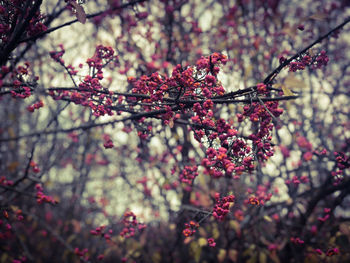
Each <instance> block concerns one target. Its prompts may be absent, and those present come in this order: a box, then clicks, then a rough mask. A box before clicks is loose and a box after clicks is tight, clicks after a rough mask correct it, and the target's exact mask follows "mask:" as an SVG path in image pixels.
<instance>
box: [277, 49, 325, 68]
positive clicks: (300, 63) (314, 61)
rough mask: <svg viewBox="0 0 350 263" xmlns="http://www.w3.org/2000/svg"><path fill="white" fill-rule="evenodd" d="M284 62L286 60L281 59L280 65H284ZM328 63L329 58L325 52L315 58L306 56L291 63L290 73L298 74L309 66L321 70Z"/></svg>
mask: <svg viewBox="0 0 350 263" xmlns="http://www.w3.org/2000/svg"><path fill="white" fill-rule="evenodd" d="M284 61H285V58H283V57H282V58H280V63H283V62H284ZM328 61H329V58H328V56H327V54H326V51H324V50H322V51H321V52H320V53H319V54H317V55H315V56H313V57H312V56H310V55H309V54H304V55H302V56H300V57H299V58H298V59H296V60H294V61H292V62H290V63H289V71H292V72H296V71H298V70H304V69H305V68H306V67H308V66H311V67H312V69H320V68H322V67H323V66H327V64H328Z"/></svg>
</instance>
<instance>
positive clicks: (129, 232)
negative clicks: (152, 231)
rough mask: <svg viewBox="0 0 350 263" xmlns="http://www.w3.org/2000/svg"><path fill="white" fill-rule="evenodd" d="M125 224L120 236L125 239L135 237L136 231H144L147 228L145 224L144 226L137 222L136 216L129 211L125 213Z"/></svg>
mask: <svg viewBox="0 0 350 263" xmlns="http://www.w3.org/2000/svg"><path fill="white" fill-rule="evenodd" d="M123 224H124V228H123V230H122V231H121V232H120V234H119V235H120V236H121V237H124V238H130V237H133V236H134V235H135V232H136V230H139V231H141V230H142V229H144V228H146V225H145V224H142V223H140V222H138V221H137V219H136V215H135V214H134V213H133V212H131V211H127V212H125V213H124V215H123Z"/></svg>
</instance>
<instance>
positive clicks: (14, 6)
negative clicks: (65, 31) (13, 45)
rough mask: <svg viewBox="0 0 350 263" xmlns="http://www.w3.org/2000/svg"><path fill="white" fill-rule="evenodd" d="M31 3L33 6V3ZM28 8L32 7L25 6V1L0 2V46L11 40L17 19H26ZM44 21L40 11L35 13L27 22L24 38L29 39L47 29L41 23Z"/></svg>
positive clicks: (10, 0)
mask: <svg viewBox="0 0 350 263" xmlns="http://www.w3.org/2000/svg"><path fill="white" fill-rule="evenodd" d="M31 3H32V4H33V3H34V2H31ZM30 8H32V6H27V3H26V2H25V1H19V0H9V1H1V4H0V15H1V22H0V40H1V41H0V42H1V45H0V46H2V45H4V44H6V43H8V41H9V40H10V39H11V36H12V34H13V33H14V32H16V30H14V29H15V28H14V27H15V26H16V25H17V24H18V23H19V21H18V20H17V19H18V18H19V17H23V18H24V19H26V18H27V16H28V13H29V12H28V10H30ZM44 19H45V16H44V15H43V14H41V13H40V11H38V12H36V13H35V14H34V15H33V17H32V18H31V19H30V20H29V25H28V26H27V27H26V28H25V32H24V36H28V37H31V36H35V35H37V34H39V33H41V32H44V31H46V30H47V27H46V26H45V24H44V23H43V21H44Z"/></svg>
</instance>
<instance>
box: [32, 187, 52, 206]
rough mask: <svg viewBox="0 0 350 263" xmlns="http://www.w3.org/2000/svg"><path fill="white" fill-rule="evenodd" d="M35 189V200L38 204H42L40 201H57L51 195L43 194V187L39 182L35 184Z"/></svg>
mask: <svg viewBox="0 0 350 263" xmlns="http://www.w3.org/2000/svg"><path fill="white" fill-rule="evenodd" d="M35 189H36V201H37V203H38V204H42V203H51V204H57V201H56V200H55V199H54V198H53V197H52V196H49V195H45V194H44V188H43V187H42V186H41V184H36V185H35Z"/></svg>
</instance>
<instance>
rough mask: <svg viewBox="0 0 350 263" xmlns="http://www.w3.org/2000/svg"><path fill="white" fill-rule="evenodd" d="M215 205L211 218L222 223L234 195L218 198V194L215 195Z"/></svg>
mask: <svg viewBox="0 0 350 263" xmlns="http://www.w3.org/2000/svg"><path fill="white" fill-rule="evenodd" d="M215 201H216V204H215V206H214V209H213V216H214V217H215V218H216V219H217V220H219V221H223V220H224V219H225V217H226V215H227V214H228V213H229V212H230V206H231V205H233V204H234V202H235V196H234V195H228V196H224V197H222V198H220V194H219V193H216V194H215Z"/></svg>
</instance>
